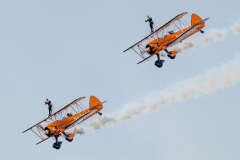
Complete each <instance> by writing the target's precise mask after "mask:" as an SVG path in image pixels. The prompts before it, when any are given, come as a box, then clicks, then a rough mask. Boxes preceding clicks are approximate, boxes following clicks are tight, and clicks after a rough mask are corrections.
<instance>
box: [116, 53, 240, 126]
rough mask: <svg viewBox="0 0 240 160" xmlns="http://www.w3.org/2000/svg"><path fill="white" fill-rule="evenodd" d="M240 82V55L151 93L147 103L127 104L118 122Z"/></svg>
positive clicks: (119, 114)
mask: <svg viewBox="0 0 240 160" xmlns="http://www.w3.org/2000/svg"><path fill="white" fill-rule="evenodd" d="M239 81H240V55H238V56H237V57H236V58H235V59H234V60H232V61H230V62H228V63H224V64H222V65H221V66H220V67H217V68H213V69H211V70H210V71H208V72H206V73H205V74H203V75H200V76H198V77H195V78H192V79H188V80H184V81H181V82H178V83H176V84H173V85H171V86H169V87H167V88H166V89H164V90H162V91H160V92H153V93H151V94H150V95H149V96H148V98H146V100H145V103H144V104H141V103H132V104H127V105H126V106H125V107H124V110H123V111H122V112H119V113H118V120H119V121H121V122H123V121H124V120H127V119H130V118H132V117H134V116H139V115H140V114H141V113H142V112H144V111H157V110H158V108H159V107H161V106H165V105H169V104H173V103H177V102H179V101H181V100H186V99H188V98H191V97H196V98H198V97H199V94H200V93H204V94H210V93H212V92H214V91H216V90H217V89H218V88H226V87H229V86H231V85H233V84H235V83H237V82H239Z"/></svg>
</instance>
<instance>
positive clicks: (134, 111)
mask: <svg viewBox="0 0 240 160" xmlns="http://www.w3.org/2000/svg"><path fill="white" fill-rule="evenodd" d="M145 109H146V106H145V105H143V104H141V103H136V102H135V103H129V104H127V105H125V107H124V110H123V111H122V112H119V113H118V120H119V121H121V122H122V121H124V120H126V119H131V118H132V117H136V116H139V115H140V114H141V113H142V112H143V111H144V110H145Z"/></svg>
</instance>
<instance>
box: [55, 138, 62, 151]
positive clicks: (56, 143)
mask: <svg viewBox="0 0 240 160" xmlns="http://www.w3.org/2000/svg"><path fill="white" fill-rule="evenodd" d="M55 139H56V142H55V143H53V148H55V149H60V148H61V144H62V142H58V137H57V136H55Z"/></svg>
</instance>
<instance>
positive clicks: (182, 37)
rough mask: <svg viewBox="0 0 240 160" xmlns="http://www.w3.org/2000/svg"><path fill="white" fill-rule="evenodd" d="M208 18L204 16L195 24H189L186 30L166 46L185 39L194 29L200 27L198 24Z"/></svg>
mask: <svg viewBox="0 0 240 160" xmlns="http://www.w3.org/2000/svg"><path fill="white" fill-rule="evenodd" d="M208 19H209V18H206V19H204V20H202V21H201V22H199V23H196V24H195V25H193V26H191V27H190V28H189V29H188V30H187V31H185V32H183V33H182V34H181V35H180V36H179V37H177V38H176V39H175V40H173V41H172V42H171V43H169V44H168V47H171V46H174V45H175V44H177V43H179V42H180V41H182V40H183V39H185V38H186V37H187V36H188V35H190V34H191V33H192V32H194V31H195V30H196V29H198V28H199V27H200V24H202V23H205V22H206V21H207V20H208Z"/></svg>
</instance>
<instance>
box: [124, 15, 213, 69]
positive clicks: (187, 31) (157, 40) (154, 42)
mask: <svg viewBox="0 0 240 160" xmlns="http://www.w3.org/2000/svg"><path fill="white" fill-rule="evenodd" d="M187 13H188V12H183V13H181V14H179V15H177V16H176V17H174V18H173V19H172V20H170V21H169V22H167V23H166V24H165V25H163V26H162V27H160V28H158V29H156V30H155V31H154V32H153V33H151V34H150V35H148V36H147V37H145V38H143V39H142V40H140V41H139V42H137V43H136V44H134V45H132V46H131V47H129V48H128V49H126V50H125V51H123V52H126V51H129V50H131V49H132V50H133V51H135V52H136V53H137V54H138V55H139V56H140V57H142V58H143V60H142V61H140V62H138V63H137V64H140V63H142V62H144V61H146V60H149V59H150V58H152V57H153V56H154V55H157V58H158V60H156V61H155V65H156V66H157V67H158V68H161V67H162V66H163V62H164V60H161V59H160V51H163V50H164V51H165V52H166V53H167V56H168V57H169V58H170V59H174V58H175V57H176V55H177V53H178V52H177V51H168V50H167V49H168V48H169V47H172V46H174V45H176V44H178V43H179V42H180V43H181V42H182V41H183V40H185V39H186V38H188V37H190V36H191V35H193V34H195V33H196V32H198V31H200V32H201V33H204V31H203V30H202V28H203V27H204V26H205V22H206V21H207V20H208V19H209V18H206V19H204V20H202V19H201V18H200V17H199V16H198V15H196V14H192V17H191V25H188V24H187V22H186V21H185V20H184V19H183V16H185V15H186V14H187ZM187 26H188V27H187ZM173 27H174V28H173ZM184 27H185V28H184ZM172 28H173V29H172ZM145 53H147V55H148V56H147V57H146V56H144V54H145Z"/></svg>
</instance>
